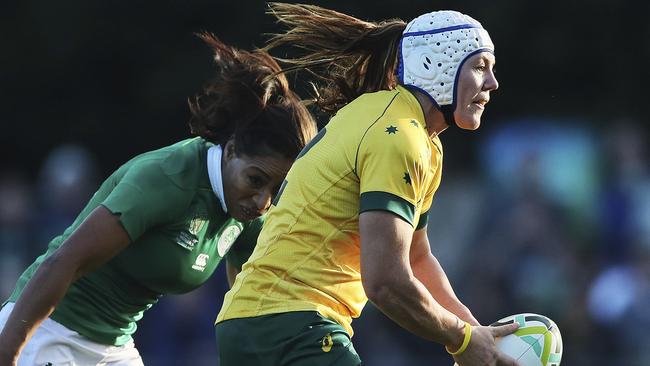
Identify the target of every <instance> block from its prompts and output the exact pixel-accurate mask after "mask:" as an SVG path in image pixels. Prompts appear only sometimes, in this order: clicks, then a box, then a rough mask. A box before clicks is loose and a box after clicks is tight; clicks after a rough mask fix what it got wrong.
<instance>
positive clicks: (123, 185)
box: [102, 161, 191, 241]
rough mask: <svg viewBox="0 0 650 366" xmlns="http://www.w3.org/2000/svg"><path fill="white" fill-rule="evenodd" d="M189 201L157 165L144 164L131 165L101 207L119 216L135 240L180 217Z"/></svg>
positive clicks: (183, 192)
mask: <svg viewBox="0 0 650 366" xmlns="http://www.w3.org/2000/svg"><path fill="white" fill-rule="evenodd" d="M190 201H191V196H190V195H189V194H188V193H187V192H186V191H184V190H182V189H181V188H180V187H178V186H177V185H176V184H174V183H173V182H172V181H171V180H170V178H169V176H167V175H166V174H165V173H164V172H163V169H162V167H161V165H160V164H157V163H156V162H152V161H147V162H141V163H137V164H134V165H132V166H131V167H130V168H129V170H128V171H127V172H126V173H125V174H124V175H123V176H122V178H121V179H120V180H119V181H118V182H117V184H116V185H115V187H114V188H113V190H112V191H111V192H110V193H109V195H108V196H107V197H106V199H104V201H103V202H102V205H103V206H104V207H106V208H107V209H108V210H109V211H111V212H112V213H113V214H116V215H119V216H120V222H121V223H122V226H123V227H124V229H125V230H126V232H127V233H128V234H129V237H130V238H131V241H135V240H136V239H138V238H139V237H140V236H141V235H142V234H143V233H144V232H145V231H147V229H149V228H150V227H153V226H156V225H160V224H164V223H166V222H169V221H171V220H173V219H174V218H176V217H178V215H181V214H183V212H185V210H186V208H187V207H188V206H189V204H190Z"/></svg>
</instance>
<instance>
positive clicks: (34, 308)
mask: <svg viewBox="0 0 650 366" xmlns="http://www.w3.org/2000/svg"><path fill="white" fill-rule="evenodd" d="M73 280H74V271H70V270H69V269H67V268H65V266H61V265H56V258H52V257H50V259H48V260H46V261H45V262H43V264H42V265H41V266H40V267H39V269H38V270H37V271H36V272H35V273H34V276H33V277H32V279H31V280H30V281H29V282H28V284H27V286H26V287H25V289H24V290H23V293H22V294H21V296H20V298H18V300H17V301H16V304H15V305H14V308H13V311H12V313H11V316H10V317H9V319H7V323H6V324H5V327H4V329H3V331H2V333H1V334H0V357H3V358H4V359H0V361H1V362H0V363H2V362H4V361H6V360H9V361H11V360H12V359H13V360H15V359H17V358H18V354H19V353H20V351H21V349H22V348H23V347H24V345H25V343H26V341H27V339H29V337H30V336H31V334H32V333H33V332H34V331H35V330H36V328H38V326H39V325H40V324H41V322H43V320H45V319H46V318H47V317H48V316H49V315H50V314H51V313H52V311H54V308H55V307H56V304H58V302H59V301H60V300H61V299H62V298H63V296H64V295H65V293H66V291H67V290H68V287H69V286H70V283H72V281H73Z"/></svg>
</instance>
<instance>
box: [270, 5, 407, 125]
mask: <svg viewBox="0 0 650 366" xmlns="http://www.w3.org/2000/svg"><path fill="white" fill-rule="evenodd" d="M267 13H268V14H271V15H273V16H274V17H275V18H276V19H277V22H278V23H280V24H281V25H284V26H286V27H287V28H288V30H286V31H285V32H284V33H278V34H274V35H273V37H272V38H271V39H270V40H269V42H268V44H267V46H266V47H265V48H264V49H265V50H267V51H269V50H271V49H274V48H276V47H278V46H284V45H288V46H293V47H296V48H298V49H300V50H301V51H302V52H303V54H302V55H301V56H298V57H295V58H278V60H280V61H281V62H284V63H287V64H288V65H289V66H288V67H287V68H285V69H284V70H283V71H284V72H291V71H297V70H305V71H307V72H310V73H311V74H313V75H315V76H316V77H317V78H318V79H320V81H321V82H323V84H322V85H321V86H317V87H316V89H317V96H316V103H317V104H318V106H319V107H320V108H321V109H322V110H323V111H325V112H329V113H331V112H335V111H336V110H338V109H340V108H341V107H342V106H344V105H345V104H347V103H349V102H350V101H352V100H353V99H355V98H356V97H358V96H359V95H361V94H364V93H368V92H374V91H378V90H387V89H393V88H395V86H396V85H397V78H396V76H395V67H396V65H397V54H398V51H399V44H400V39H401V37H402V32H403V31H404V29H405V28H406V23H405V22H404V21H402V20H400V19H391V20H386V21H382V22H379V23H374V22H367V21H363V20H359V19H357V18H354V17H352V16H349V15H346V14H343V13H339V12H336V11H333V10H328V9H324V8H321V7H319V6H316V5H305V4H285V3H275V2H274V3H270V4H269V10H268V11H267ZM319 69H320V70H319ZM323 69H324V72H322V71H323Z"/></svg>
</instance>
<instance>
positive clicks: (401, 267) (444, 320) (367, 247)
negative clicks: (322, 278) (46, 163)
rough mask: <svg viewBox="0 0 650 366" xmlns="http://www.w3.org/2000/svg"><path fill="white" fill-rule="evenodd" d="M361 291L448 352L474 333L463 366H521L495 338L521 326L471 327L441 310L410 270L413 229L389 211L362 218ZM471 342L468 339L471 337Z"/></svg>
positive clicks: (459, 357)
mask: <svg viewBox="0 0 650 366" xmlns="http://www.w3.org/2000/svg"><path fill="white" fill-rule="evenodd" d="M359 230H360V234H361V278H362V282H363V288H364V290H365V291H366V294H367V296H368V298H369V299H370V301H372V302H373V303H374V304H375V305H376V306H377V307H378V308H379V309H380V310H381V311H382V312H383V313H384V314H386V315H387V316H388V317H389V318H391V319H392V320H393V321H395V322H396V323H398V324H399V325H400V326H402V327H403V328H405V329H407V330H408V331H410V332H412V333H414V334H417V335H419V336H421V337H423V338H426V339H429V340H432V341H435V342H438V343H441V344H443V345H445V346H446V347H447V349H448V350H450V351H455V350H458V349H459V348H461V345H462V344H463V341H464V340H465V339H466V334H467V333H466V332H467V331H470V332H471V333H470V334H471V337H469V346H467V348H466V349H465V351H464V352H462V354H459V355H457V356H455V357H454V358H455V360H456V362H458V364H459V365H461V366H475V365H498V366H514V365H517V363H516V362H515V361H514V360H512V359H510V358H509V357H507V356H505V355H504V354H502V353H501V352H499V351H498V350H497V348H496V346H495V342H494V338H495V337H496V336H503V335H506V334H509V333H512V332H514V331H515V330H516V329H517V325H513V324H510V325H506V326H501V327H482V326H473V327H470V328H469V329H468V327H465V326H464V324H465V322H464V321H463V320H461V319H460V318H459V317H458V316H456V315H455V314H453V313H452V312H450V311H449V310H447V309H445V308H444V307H443V306H441V305H440V304H439V303H438V302H437V301H436V299H434V297H433V296H432V295H431V293H430V292H429V290H428V289H427V287H426V286H425V285H424V284H423V283H422V282H421V281H420V280H419V279H418V278H417V277H416V276H415V274H414V272H413V270H412V268H411V264H410V249H411V241H412V237H413V228H412V227H411V225H410V224H409V223H407V222H405V221H403V220H402V219H400V218H399V217H397V216H396V215H394V214H392V213H390V212H385V211H367V212H363V213H361V215H360V216H359ZM468 336H469V335H468Z"/></svg>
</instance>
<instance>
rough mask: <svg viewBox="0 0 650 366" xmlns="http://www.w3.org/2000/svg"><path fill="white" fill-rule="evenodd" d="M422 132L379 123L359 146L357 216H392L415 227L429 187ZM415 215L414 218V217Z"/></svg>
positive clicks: (409, 126) (402, 125) (414, 126)
mask: <svg viewBox="0 0 650 366" xmlns="http://www.w3.org/2000/svg"><path fill="white" fill-rule="evenodd" d="M424 134H425V133H424V132H423V131H422V130H421V129H420V128H419V127H418V125H417V124H413V123H412V121H411V120H408V121H400V120H397V121H388V120H385V119H380V120H378V121H377V122H376V123H375V124H374V125H373V126H372V127H371V128H370V129H369V130H368V131H367V132H366V135H365V136H364V138H363V139H362V140H361V143H360V145H359V150H358V151H359V152H358V155H357V163H356V168H357V176H358V177H359V184H360V192H359V193H360V195H361V197H360V208H359V212H360V213H362V212H365V211H372V210H382V211H388V212H392V213H394V214H395V215H397V216H399V217H400V218H402V219H404V220H405V221H407V222H408V223H409V224H411V225H412V226H414V227H416V223H418V221H419V215H420V214H421V212H420V209H418V207H422V200H423V199H424V198H425V194H426V190H427V188H428V187H426V186H427V184H426V183H425V173H426V169H429V163H428V162H429V161H430V159H429V158H427V157H428V156H430V150H429V148H428V145H427V143H426V136H424ZM416 215H417V216H416Z"/></svg>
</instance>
